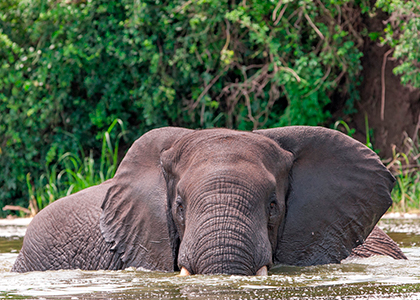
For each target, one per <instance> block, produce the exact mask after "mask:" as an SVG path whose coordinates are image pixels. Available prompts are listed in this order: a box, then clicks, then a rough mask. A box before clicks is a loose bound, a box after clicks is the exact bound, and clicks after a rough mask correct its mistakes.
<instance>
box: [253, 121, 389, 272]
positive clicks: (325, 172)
mask: <svg viewBox="0 0 420 300" xmlns="http://www.w3.org/2000/svg"><path fill="white" fill-rule="evenodd" d="M255 133H258V134H262V135H264V136H266V137H269V138H271V139H273V140H275V141H276V142H277V143H278V144H279V145H280V147H282V148H283V149H285V150H287V151H290V152H291V153H292V154H293V156H294V162H293V166H292V168H291V171H290V173H289V190H288V195H287V197H286V216H285V219H284V222H283V224H282V226H283V230H279V236H278V243H277V249H276V252H275V262H276V263H280V264H291V265H303V266H304V265H317V264H327V263H339V262H340V261H341V260H342V259H344V258H346V257H347V256H349V255H350V253H351V250H352V249H353V248H354V247H356V246H358V245H360V244H362V243H363V242H364V241H365V239H366V238H367V236H368V235H369V233H370V232H371V231H372V230H373V228H374V226H375V224H376V223H377V222H378V220H379V219H380V218H381V216H382V215H383V214H384V213H385V212H386V211H387V209H388V208H389V206H390V205H391V204H392V199H391V196H390V191H391V190H392V187H393V185H394V182H395V178H394V177H393V176H392V174H391V173H390V172H389V171H388V170H387V169H386V168H385V166H384V165H383V164H382V163H381V161H380V160H379V157H378V156H377V155H376V154H375V153H374V152H373V151H371V150H370V149H369V148H367V147H366V146H364V145H363V144H361V143H359V142H358V141H356V140H354V139H352V138H350V137H348V136H346V135H344V134H342V133H341V132H338V131H336V130H331V129H326V128H322V127H307V126H290V127H283V128H276V129H267V130H258V131H255Z"/></svg>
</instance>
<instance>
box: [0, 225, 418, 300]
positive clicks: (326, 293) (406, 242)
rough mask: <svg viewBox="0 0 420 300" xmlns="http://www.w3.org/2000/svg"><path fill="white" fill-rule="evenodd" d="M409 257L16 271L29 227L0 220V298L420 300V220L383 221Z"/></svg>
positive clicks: (385, 228) (386, 228) (382, 226)
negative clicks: (266, 270) (195, 268)
mask: <svg viewBox="0 0 420 300" xmlns="http://www.w3.org/2000/svg"><path fill="white" fill-rule="evenodd" d="M380 227H381V228H383V229H384V230H385V231H386V232H387V233H389V235H390V236H391V237H392V238H393V239H394V240H395V241H397V243H398V244H399V245H400V247H402V249H403V251H404V253H405V254H406V256H407V257H408V258H409V260H407V261H405V260H393V259H391V258H388V257H379V256H377V257H371V258H367V259H356V260H346V261H344V262H343V263H342V264H339V265H337V264H331V265H324V266H313V267H291V266H281V267H277V268H275V269H272V270H271V271H270V274H269V276H251V277H244V276H202V275H198V276H190V277H177V276H176V275H177V273H158V272H145V271H139V270H135V269H127V270H124V271H81V270H71V271H51V272H32V273H25V274H14V273H10V272H9V270H10V268H11V267H12V265H13V262H14V260H15V259H16V257H17V253H18V250H19V249H20V247H21V244H22V235H23V233H24V231H25V226H19V225H14V226H6V225H4V224H2V223H0V299H2V298H3V299H139V298H141V299H294V300H295V299H331V300H332V299H334V300H337V299H420V220H419V219H408V220H407V219H405V220H382V221H381V222H380Z"/></svg>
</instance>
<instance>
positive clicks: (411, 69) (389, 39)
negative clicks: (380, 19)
mask: <svg viewBox="0 0 420 300" xmlns="http://www.w3.org/2000/svg"><path fill="white" fill-rule="evenodd" d="M376 6H377V7H378V8H381V9H382V10H383V11H385V12H387V13H388V14H389V19H388V20H387V21H386V28H385V34H384V37H381V42H382V43H383V44H388V45H390V46H391V49H392V50H393V57H394V58H396V59H398V60H399V61H400V64H399V65H398V66H397V67H396V68H394V73H395V74H397V75H401V82H402V83H404V84H411V85H412V86H413V87H416V88H420V38H419V32H420V1H418V0H414V1H400V0H378V1H377V2H376Z"/></svg>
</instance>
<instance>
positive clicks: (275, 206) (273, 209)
mask: <svg viewBox="0 0 420 300" xmlns="http://www.w3.org/2000/svg"><path fill="white" fill-rule="evenodd" d="M276 208H277V205H276V202H275V201H271V203H270V215H273V214H274V213H275V212H276Z"/></svg>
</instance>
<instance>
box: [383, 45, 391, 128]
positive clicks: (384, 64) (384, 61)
mask: <svg viewBox="0 0 420 300" xmlns="http://www.w3.org/2000/svg"><path fill="white" fill-rule="evenodd" d="M392 51H394V49H389V50H388V51H387V52H385V54H384V58H383V60H382V73H381V85H382V92H381V120H382V121H383V120H384V119H385V67H386V60H387V58H388V55H389V54H391V52H392Z"/></svg>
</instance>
